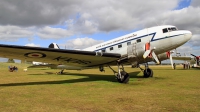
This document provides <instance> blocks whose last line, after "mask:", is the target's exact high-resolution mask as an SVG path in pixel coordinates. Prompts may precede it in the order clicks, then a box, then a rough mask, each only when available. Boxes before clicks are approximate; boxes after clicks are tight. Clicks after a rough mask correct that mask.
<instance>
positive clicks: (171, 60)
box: [169, 55, 174, 69]
mask: <svg viewBox="0 0 200 112" xmlns="http://www.w3.org/2000/svg"><path fill="white" fill-rule="evenodd" d="M169 58H170V62H171V65H172V69H174V65H173V64H174V63H173V59H172V56H171V55H170V56H169Z"/></svg>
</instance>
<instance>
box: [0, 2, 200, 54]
mask: <svg viewBox="0 0 200 112" xmlns="http://www.w3.org/2000/svg"><path fill="white" fill-rule="evenodd" d="M165 24H170V25H175V26H177V27H178V28H179V29H184V30H190V31H192V33H193V38H192V39H191V40H190V41H189V42H188V43H187V44H185V45H183V46H182V47H180V48H178V51H180V52H182V53H186V54H188V55H189V54H190V53H193V54H196V55H200V52H199V51H200V44H199V43H200V0H148V1H146V0H121V1H119V0H103V1H102V0H88V1H86V0H0V43H1V44H14V45H29V46H40V47H47V46H48V45H49V44H50V43H52V42H55V43H57V44H58V45H60V46H61V48H65V47H66V48H69V49H82V48H86V47H88V46H91V45H94V44H97V43H101V42H104V41H107V40H109V39H113V38H116V37H118V36H122V35H124V34H126V33H131V32H133V31H136V30H139V29H143V28H146V27H151V26H156V25H165Z"/></svg>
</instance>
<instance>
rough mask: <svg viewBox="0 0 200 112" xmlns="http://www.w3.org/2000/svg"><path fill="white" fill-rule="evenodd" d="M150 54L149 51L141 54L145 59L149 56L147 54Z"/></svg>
mask: <svg viewBox="0 0 200 112" xmlns="http://www.w3.org/2000/svg"><path fill="white" fill-rule="evenodd" d="M150 53H151V50H146V51H145V52H144V54H143V58H144V59H145V58H147V56H149V54H150Z"/></svg>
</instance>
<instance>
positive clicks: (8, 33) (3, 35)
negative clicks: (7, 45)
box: [0, 25, 34, 41]
mask: <svg viewBox="0 0 200 112" xmlns="http://www.w3.org/2000/svg"><path fill="white" fill-rule="evenodd" d="M31 30H32V28H31V27H29V28H28V27H26V28H23V27H18V26H11V25H7V26H0V39H1V40H4V41H17V40H18V39H20V38H31V37H33V35H34V32H33V31H31Z"/></svg>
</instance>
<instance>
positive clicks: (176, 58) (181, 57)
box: [172, 56, 192, 61]
mask: <svg viewBox="0 0 200 112" xmlns="http://www.w3.org/2000/svg"><path fill="white" fill-rule="evenodd" d="M172 59H173V60H186V61H187V60H191V59H192V58H191V57H186V56H184V57H183V56H180V57H177V56H172Z"/></svg>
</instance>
